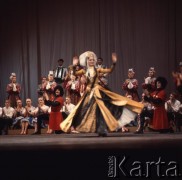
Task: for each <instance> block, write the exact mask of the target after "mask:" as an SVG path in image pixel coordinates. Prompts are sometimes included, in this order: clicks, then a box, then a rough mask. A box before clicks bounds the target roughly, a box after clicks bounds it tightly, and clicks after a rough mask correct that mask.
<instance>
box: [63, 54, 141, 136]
mask: <svg viewBox="0 0 182 180" xmlns="http://www.w3.org/2000/svg"><path fill="white" fill-rule="evenodd" d="M96 61H97V57H96V55H95V53H93V52H90V51H87V52H85V53H83V54H82V55H81V56H80V64H81V65H82V66H85V65H86V67H87V68H86V70H85V69H81V70H80V71H77V72H75V71H74V73H76V75H85V76H86V78H87V88H86V91H85V93H84V94H83V96H82V98H81V100H80V101H79V103H78V104H77V105H76V107H75V108H74V110H73V111H72V112H71V113H70V114H69V116H68V117H67V118H66V119H65V120H64V121H63V122H62V123H61V124H60V127H61V129H62V130H63V131H64V132H70V130H71V127H74V131H75V130H76V131H78V132H97V133H98V134H99V136H107V132H108V131H116V130H117V129H118V127H119V123H118V120H117V119H119V118H120V117H121V115H122V111H123V106H125V108H127V109H128V110H129V111H130V112H132V113H133V112H135V114H137V113H140V112H141V110H142V108H143V105H142V104H140V103H138V102H135V101H133V100H130V99H128V98H126V97H123V96H120V95H118V94H116V93H113V92H111V91H110V90H108V89H106V88H103V87H102V86H100V85H99V83H98V82H99V78H98V77H99V73H111V72H112V71H113V70H114V67H115V64H116V62H117V56H116V54H115V53H113V54H112V62H113V64H112V66H111V68H108V69H103V68H97V69H96V68H95V64H96ZM75 63H76V62H75ZM119 128H121V127H119Z"/></svg>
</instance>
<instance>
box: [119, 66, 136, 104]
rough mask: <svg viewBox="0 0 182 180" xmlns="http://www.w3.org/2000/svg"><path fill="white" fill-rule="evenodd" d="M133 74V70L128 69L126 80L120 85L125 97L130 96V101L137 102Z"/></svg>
mask: <svg viewBox="0 0 182 180" xmlns="http://www.w3.org/2000/svg"><path fill="white" fill-rule="evenodd" d="M134 76H135V72H134V70H133V68H131V69H128V79H126V80H125V82H124V83H123V85H122V89H123V90H125V91H126V94H125V96H126V97H127V96H128V95H131V96H132V99H133V100H135V101H138V102H139V95H138V91H137V89H138V81H137V79H135V78H134Z"/></svg>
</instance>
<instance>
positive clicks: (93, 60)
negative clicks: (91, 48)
mask: <svg viewBox="0 0 182 180" xmlns="http://www.w3.org/2000/svg"><path fill="white" fill-rule="evenodd" d="M87 63H88V66H95V59H94V58H93V57H92V56H91V57H90V58H89V59H88V61H87Z"/></svg>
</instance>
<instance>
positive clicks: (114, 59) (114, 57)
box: [112, 53, 117, 63]
mask: <svg viewBox="0 0 182 180" xmlns="http://www.w3.org/2000/svg"><path fill="white" fill-rule="evenodd" d="M112 62H113V63H116V62H117V54H116V53H112Z"/></svg>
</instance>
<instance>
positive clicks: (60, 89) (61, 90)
mask: <svg viewBox="0 0 182 180" xmlns="http://www.w3.org/2000/svg"><path fill="white" fill-rule="evenodd" d="M57 89H59V91H60V96H63V95H64V91H63V88H62V86H60V85H57V86H56V87H55V88H54V94H56V90H57Z"/></svg>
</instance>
